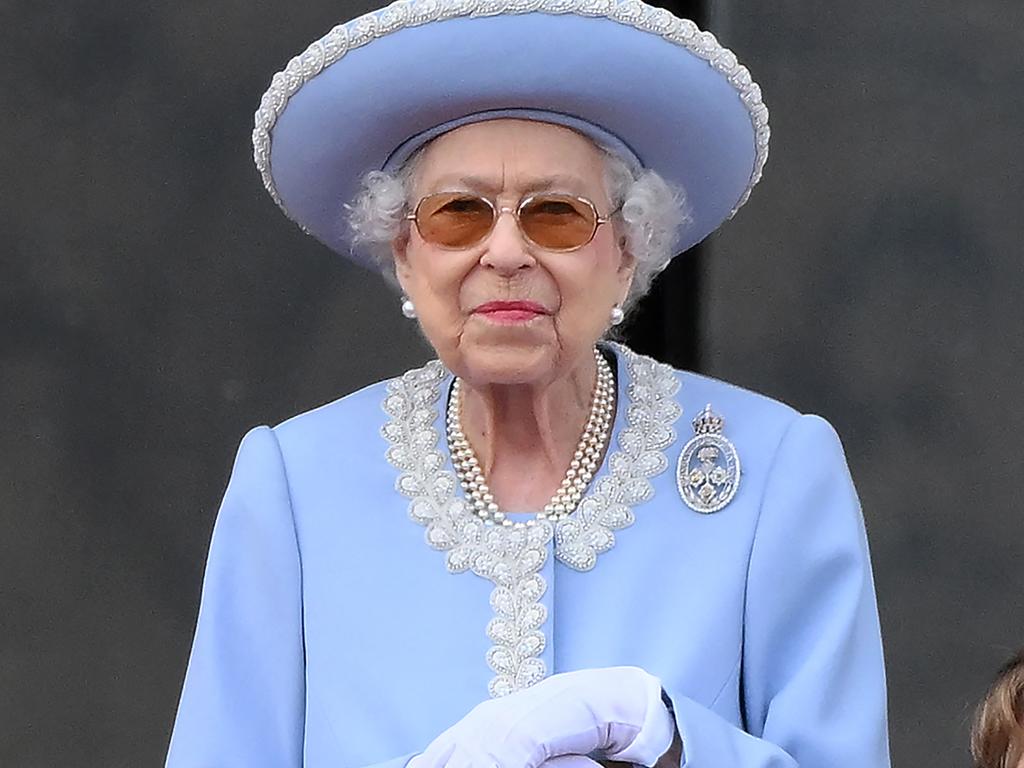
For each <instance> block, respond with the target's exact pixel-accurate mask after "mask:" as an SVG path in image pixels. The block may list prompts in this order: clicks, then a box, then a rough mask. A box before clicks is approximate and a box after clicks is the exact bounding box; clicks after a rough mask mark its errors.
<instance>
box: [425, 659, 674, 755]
mask: <svg viewBox="0 0 1024 768" xmlns="http://www.w3.org/2000/svg"><path fill="white" fill-rule="evenodd" d="M674 735H675V722H674V721H673V720H672V716H671V715H670V714H669V713H668V710H667V709H666V708H665V705H664V704H663V703H662V700H661V682H660V681H659V680H658V678H656V677H654V676H653V675H651V674H648V673H647V672H645V671H644V670H642V669H640V668H639V667H608V668H604V669H583V670H579V671H577V672H565V673H562V674H558V675H552V676H551V677H549V678H547V679H546V680H542V681H541V682H539V683H537V684H536V685H534V686H533V687H532V688H527V689H526V690H523V691H518V692H516V693H513V694H511V695H509V696H505V697H504V698H501V699H491V700H489V701H485V702H483V703H482V704H478V705H477V706H476V707H474V708H473V709H472V710H471V711H470V712H469V714H467V715H466V716H465V717H464V718H462V719H461V720H460V721H459V722H457V723H456V724H455V725H453V726H452V727H451V728H449V729H448V730H447V731H445V732H444V733H442V734H441V735H440V736H438V737H437V738H436V739H434V741H433V742H431V743H430V745H429V746H428V747H427V748H426V750H425V751H424V752H423V753H422V754H420V755H417V756H416V757H414V758H412V759H411V760H410V761H409V763H408V768H540V766H541V764H542V763H544V762H545V761H547V760H550V759H552V758H557V757H560V756H562V755H584V756H585V755H591V754H600V755H601V756H602V757H606V758H608V759H610V760H621V761H624V762H631V763H638V764H640V765H647V766H653V765H654V763H655V762H657V760H658V758H659V757H661V756H662V755H663V754H664V753H665V752H666V751H667V750H668V748H669V746H671V743H672V738H673V736H674ZM576 768H579V766H577V767H576Z"/></svg>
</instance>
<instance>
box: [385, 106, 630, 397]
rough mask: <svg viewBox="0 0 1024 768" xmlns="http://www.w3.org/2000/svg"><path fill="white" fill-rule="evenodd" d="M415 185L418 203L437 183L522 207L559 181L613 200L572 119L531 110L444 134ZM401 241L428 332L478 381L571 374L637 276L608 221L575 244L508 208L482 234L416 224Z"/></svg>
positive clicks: (400, 258) (594, 153) (596, 156)
mask: <svg viewBox="0 0 1024 768" xmlns="http://www.w3.org/2000/svg"><path fill="white" fill-rule="evenodd" d="M413 190H414V195H413V200H412V205H413V206H415V204H416V203H417V202H418V201H419V200H420V199H421V198H422V197H424V196H425V195H429V194H434V193H438V192H471V193H475V194H478V195H481V196H483V197H487V198H489V199H490V200H491V201H493V202H495V203H496V205H497V207H499V208H502V207H505V208H511V209H515V208H516V207H517V206H518V204H519V202H520V200H521V199H522V198H523V197H525V196H527V195H532V194H536V193H538V192H554V193H562V194H570V195H574V196H579V197H584V198H587V199H588V200H590V201H591V202H593V203H594V205H595V207H596V208H597V211H598V214H599V215H600V216H602V217H608V216H609V215H610V208H611V204H610V201H609V200H608V193H607V190H606V189H605V184H604V159H603V154H602V153H601V151H600V150H598V149H597V147H596V146H595V145H594V144H593V143H592V142H591V141H590V140H589V139H587V138H585V137H583V136H582V135H580V134H578V133H576V132H575V131H572V130H569V129H568V128H562V127H560V126H556V125H552V124H549V123H540V122H532V121H525V120H493V121H488V122H482V123H476V124H473V125H467V126H463V127H461V128H457V129H456V130H453V131H451V132H450V133H447V134H444V135H443V136H440V137H439V138H437V139H435V140H434V141H433V142H432V143H431V144H430V145H429V146H428V147H427V148H426V149H425V150H424V152H423V154H422V155H421V157H420V162H419V164H418V167H417V168H416V172H415V176H414V179H413ZM394 251H395V266H396V273H397V275H398V279H399V281H400V283H401V285H402V288H403V290H404V291H405V293H406V294H407V295H408V296H409V298H410V299H412V301H413V303H414V304H415V306H416V313H417V316H418V317H419V321H420V324H421V326H422V328H423V332H424V334H425V335H426V337H427V339H428V341H429V342H430V343H431V344H432V345H433V347H434V349H435V350H437V353H438V355H439V356H440V358H441V360H442V361H443V362H444V363H445V365H447V366H448V367H449V368H450V369H451V370H452V371H454V372H455V373H456V374H458V375H459V376H462V377H463V378H465V379H467V380H468V381H469V382H470V383H472V384H475V385H487V384H523V383H539V384H543V383H547V382H550V381H552V380H554V379H556V378H558V377H559V376H561V375H565V374H567V373H568V372H569V371H571V370H572V369H573V368H574V367H575V366H576V365H579V364H580V363H581V362H583V361H585V360H586V359H587V356H588V355H590V350H591V349H592V348H593V346H594V344H595V342H596V341H597V340H598V339H599V338H600V337H601V336H602V334H603V333H604V332H605V330H606V329H607V327H608V325H609V316H610V312H611V309H612V307H613V306H614V305H615V304H617V303H621V302H622V301H623V300H624V299H625V296H626V293H627V292H628V289H629V283H630V281H631V279H632V275H633V260H632V258H631V257H630V256H629V255H628V254H627V253H625V252H624V251H623V249H622V245H621V238H620V237H619V236H618V235H617V234H616V229H615V227H614V226H613V224H611V223H607V224H602V225H600V226H599V227H598V228H597V233H596V234H595V235H594V238H593V240H591V242H589V243H588V244H587V245H585V246H583V247H582V248H580V249H578V250H575V251H570V252H556V251H546V250H544V249H543V248H540V247H538V246H536V245H533V244H532V243H530V242H529V241H527V240H526V239H525V238H524V237H523V235H522V233H521V232H520V230H519V227H518V226H517V224H516V220H515V217H514V216H513V215H511V214H507V213H506V214H502V215H500V216H499V217H498V220H497V222H496V223H495V225H494V228H493V229H492V230H491V232H490V234H489V235H488V236H487V237H486V238H485V239H484V240H483V241H481V242H480V243H478V244H476V245H472V246H470V247H467V248H464V249H460V250H450V249H446V248H441V247H439V246H436V245H433V244H431V243H428V242H426V241H424V240H423V238H422V237H421V235H420V233H419V232H418V230H417V229H416V227H415V226H411V227H409V229H408V232H407V233H406V234H404V235H403V236H402V238H400V239H399V240H396V242H395V243H394ZM509 302H516V304H509Z"/></svg>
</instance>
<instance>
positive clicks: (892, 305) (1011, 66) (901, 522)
mask: <svg viewBox="0 0 1024 768" xmlns="http://www.w3.org/2000/svg"><path fill="white" fill-rule="evenodd" d="M872 3H877V7H873V6H872ZM895 5H896V6H898V7H889V6H888V5H885V4H883V3H881V2H878V0H869V2H868V3H867V4H863V3H862V4H859V5H856V6H851V7H850V8H849V9H846V8H843V7H835V8H828V9H826V10H823V11H820V12H811V11H809V10H808V8H807V7H806V4H796V3H792V2H781V3H774V4H772V5H771V6H770V11H769V6H767V5H763V6H759V5H752V4H749V3H747V4H744V5H742V6H741V5H740V4H739V3H738V2H734V3H728V4H717V5H714V6H713V7H712V9H711V10H712V11H713V13H712V15H711V17H710V24H711V28H712V29H714V30H715V31H717V32H719V33H721V36H722V38H723V40H725V41H727V42H728V44H730V45H731V46H732V47H734V48H735V49H736V50H737V52H738V53H739V54H740V55H741V58H742V59H743V60H744V61H747V62H749V63H750V64H751V67H752V68H753V69H754V71H755V72H756V73H757V76H758V79H759V80H760V81H761V82H762V83H763V85H764V87H765V92H766V94H767V96H768V99H769V104H770V106H772V107H773V108H774V118H773V124H774V129H775V140H774V149H773V155H772V159H771V160H770V162H769V167H768V173H767V176H766V178H765V181H764V183H763V187H762V188H760V189H759V190H758V193H757V194H756V195H755V196H754V199H753V201H752V202H751V204H750V206H749V207H748V208H747V209H745V210H744V211H743V213H742V214H741V215H740V216H739V217H738V218H737V219H736V220H735V221H734V222H733V223H732V224H730V225H729V226H728V227H727V229H726V230H725V231H724V233H723V234H722V236H720V237H719V238H718V239H716V240H714V241H713V242H712V243H711V244H710V246H709V248H708V249H707V250H708V251H709V252H707V253H705V254H704V256H703V257H702V258H701V259H699V260H695V259H690V260H689V261H687V262H683V261H679V262H677V263H676V264H674V265H673V266H672V268H671V270H672V271H671V272H670V273H669V274H668V275H666V276H665V278H664V279H663V280H662V287H661V288H660V289H659V293H658V295H656V296H655V297H653V300H652V301H651V302H649V306H648V307H647V308H646V311H645V314H644V315H643V316H642V317H641V319H640V322H639V323H638V324H637V325H636V326H634V329H633V334H634V341H635V342H636V343H637V345H638V346H640V347H643V348H645V349H648V350H657V351H660V353H661V354H662V356H663V357H665V358H666V359H670V360H672V361H674V362H680V361H683V362H686V361H691V362H692V361H703V367H705V368H707V369H708V370H710V372H712V373H714V374H717V375H721V376H723V377H726V378H731V379H733V380H735V381H737V382H739V383H742V384H745V385H748V386H751V387H754V388H757V389H762V390H765V391H768V392H769V393H771V394H774V395H776V396H778V397H781V398H783V399H786V400H788V401H790V402H792V403H793V404H795V405H797V406H798V407H800V408H802V409H804V410H813V411H818V412H821V413H823V414H824V415H826V416H828V417H829V418H831V419H832V420H833V421H834V422H835V423H836V424H837V426H838V427H839V428H840V431H841V433H842V434H843V435H844V437H845V438H846V442H847V446H848V449H849V452H850V456H851V460H852V463H853V466H854V471H855V474H856V476H857V478H858V480H859V484H860V487H861V490H862V494H863V496H864V500H865V506H866V509H867V514H868V519H869V525H870V533H871V537H872V543H873V546H874V551H875V560H876V570H877V574H878V587H879V593H880V597H881V603H882V611H883V620H884V623H885V629H886V633H887V644H888V652H889V665H890V675H891V678H892V703H893V709H892V723H893V742H894V748H895V753H896V756H897V758H898V759H899V764H903V763H905V762H909V761H914V762H916V763H918V764H927V765H930V766H956V765H962V764H964V762H965V760H964V753H963V743H964V733H963V731H964V728H963V723H964V721H965V717H966V713H967V707H968V703H969V702H971V701H973V699H974V698H975V697H976V696H977V695H978V694H979V693H980V690H981V688H982V687H983V686H984V684H985V683H986V682H987V678H988V676H989V674H990V672H991V671H992V669H993V668H994V667H995V665H996V664H997V662H998V661H1000V660H1001V659H1002V657H1003V656H1004V655H1006V654H1007V653H1008V651H1009V649H1010V647H1011V646H1013V645H1015V644H1017V643H1020V642H1024V640H1022V638H1024V632H1022V631H1021V629H1022V627H1021V624H1022V616H1021V602H1022V601H1021V600H1020V595H1021V594H1022V589H1021V587H1022V586H1024V585H1022V576H1021V569H1020V568H1019V567H1018V566H1017V562H1018V561H1019V559H1020V545H1019V540H1020V529H1021V526H1020V523H1019V520H1020V517H1019V515H1020V505H1019V504H1017V503H1016V502H1017V499H1016V495H1019V493H1020V490H1021V487H1022V485H1021V481H1020V480H1019V479H1018V477H1017V476H1016V472H1015V471H1016V467H1017V464H1018V461H1019V460H1018V458H1017V457H1018V456H1019V455H1020V454H1021V450H1020V449H1021V447H1022V446H1021V438H1020V437H1019V435H1020V428H1021V426H1022V424H1021V422H1022V417H1021V415H1020V408H1019V407H1018V404H1017V399H1018V397H1017V395H1018V393H1019V392H1020V386H1019V384H1018V380H1019V378H1020V375H1021V373H1022V372H1024V359H1022V349H1021V335H1020V334H1019V332H1018V330H1017V327H1016V325H1017V324H1016V322H1015V320H1016V317H1017V316H1016V315H1015V314H1014V310H1015V306H1014V305H1015V301H1016V297H1017V296H1019V295H1020V288H1021V276H1020V271H1019V270H1018V269H1017V267H1016V259H1017V258H1018V254H1019V242H1020V240H1021V234H1022V232H1021V224H1020V204H1019V202H1018V201H1019V200H1020V199H1021V191H1022V190H1021V181H1020V178H1019V175H1018V174H1017V170H1018V169H1019V168H1020V167H1021V163H1020V160H1021V157H1020V151H1019V149H1018V148H1017V146H1016V145H1015V144H1014V143H1013V142H1014V140H1015V139H1016V138H1017V133H1019V127H1020V112H1021V110H1020V106H1021V104H1020V92H1019V89H1017V88H1011V85H1016V83H1017V82H1018V81H1019V74H1020V69H1021V67H1020V65H1021V62H1020V55H1021V54H1020V53H1019V45H1016V47H1015V44H1014V43H1015V37H1014V32H1013V29H1014V23H1013V22H1015V21H1017V18H1016V17H1017V16H1019V10H1018V9H1017V8H1016V7H1013V6H1011V4H1010V3H1002V4H1000V3H995V2H991V0H976V2H974V3H972V4H971V6H970V8H959V7H956V6H953V5H952V4H950V5H949V7H948V9H946V10H945V12H944V13H939V14H936V13H935V10H934V9H931V10H930V12H929V13H925V9H924V7H923V3H920V2H919V0H900V2H898V3H896V4H895ZM4 7H5V10H7V11H8V12H9V13H8V14H6V18H8V19H10V20H11V21H9V22H8V23H6V24H4V25H3V28H2V31H0V35H2V38H0V56H3V62H4V65H5V66H4V67H3V68H2V70H0V71H2V72H3V75H2V77H4V79H5V82H4V83H3V93H4V95H5V103H6V105H7V109H6V110H5V118H6V119H5V120H4V121H3V122H2V123H0V137H2V139H3V147H4V149H5V151H3V152H0V173H2V177H3V179H4V192H3V196H2V199H0V242H2V244H3V248H4V255H3V257H2V258H0V323H2V324H0V329H2V330H0V361H2V365H0V403H2V408H3V414H4V416H5V419H4V428H3V430H0V477H2V480H3V482H2V483H0V526H2V530H3V531H4V535H3V536H0V691H2V692H3V693H2V695H0V765H3V766H5V767H6V766H15V767H17V768H22V767H23V766H53V765H75V766H97V767H98V766H104V767H105V768H109V767H110V766H149V765H158V764H159V763H160V761H161V759H162V755H163V752H164V749H165V745H166V739H167V737H168V733H169V729H170V725H171V721H172V718H173V713H174V708H175V705H176V699H177V693H178V689H179V687H180V682H181V677H182V674H183V672H184V665H185V661H186V657H187V652H188V645H189V642H190V638H191V633H192V628H193V622H194V618H195V610H196V606H197V600H198V590H199V584H200V579H201V573H202V567H203V558H204V555H205V551H206V547H207V543H208V537H209V532H210V527H211V525H212V521H213V515H214V512H215V509H216V505H217V502H218V500H219V496H220V493H221V491H222V489H223V485H224V482H225V480H226V477H227V472H228V470H229V468H230V463H231V459H232V455H233V451H234V447H235V444H236V443H237V441H238V439H239V438H240V436H241V435H242V434H243V433H244V432H245V430H246V429H248V428H249V427H250V426H252V425H253V424H256V423H275V422H277V421H280V420H282V419H283V418H286V417H287V416H289V415H291V414H293V413H295V412H298V411H300V410H305V409H308V408H310V407H313V406H315V405H318V404H320V403H323V402H326V401H328V400H331V399H333V398H335V397H337V396H338V395H339V394H341V393H344V392H348V391H351V390H353V389H355V388H357V387H360V386H362V385H364V384H366V383H369V382H371V381H374V380H377V379H380V378H382V377H385V376H388V375H391V374H393V373H395V372H397V371H400V370H403V369H404V368H406V367H407V366H408V365H409V364H410V363H413V362H416V361H419V360H423V359H425V358H426V357H427V356H428V354H429V353H428V351H427V350H426V348H425V347H424V345H423V344H422V342H421V341H420V340H419V338H418V337H417V334H416V333H415V331H414V330H413V328H412V327H411V326H410V324H409V323H407V322H406V321H405V320H404V319H403V318H402V317H401V315H400V314H399V312H398V311H397V301H396V299H395V297H394V295H393V294H391V293H390V292H389V291H388V290H387V289H386V288H385V287H384V286H383V285H382V284H381V283H380V281H379V280H378V279H377V278H375V277H373V276H371V275H368V274H364V273H362V272H360V271H358V270H355V269H353V268H350V267H348V266H346V265H345V264H344V263H342V261H341V260H339V259H338V258H336V257H333V256H332V255H331V254H330V253H328V252H327V251H326V250H325V249H323V248H322V247H320V246H318V245H317V244H316V243H314V242H312V241H310V240H309V239H307V238H305V237H304V236H302V235H301V233H299V231H298V230H297V229H296V228H295V227H294V226H292V225H291V224H289V223H288V222H287V221H286V220H285V219H284V217H283V216H281V215H279V214H278V213H277V212H276V210H275V209H274V207H273V205H272V203H271V202H270V201H269V199H267V197H266V195H265V194H264V193H263V192H262V189H261V187H260V185H259V183H258V180H257V177H256V174H255V172H254V170H253V169H252V163H251V157H250V149H249V132H250V129H251V128H250V127H251V113H252V111H253V110H254V108H255V106H256V105H257V103H258V100H259V96H260V94H261V93H262V91H263V89H264V87H265V86H266V84H267V81H268V79H269V75H270V74H271V73H272V72H274V71H276V70H277V69H278V68H280V67H281V66H282V65H283V64H284V63H285V62H286V61H287V60H288V58H290V57H291V55H293V53H294V52H295V51H296V50H298V49H299V47H300V46H301V45H304V44H305V43H306V42H308V41H309V40H312V39H314V38H315V37H317V36H319V35H320V34H322V33H323V32H324V31H325V30H327V29H328V28H330V27H331V26H332V25H333V24H334V23H336V22H337V21H338V20H340V19H343V18H348V17H350V16H352V15H355V14H356V13H358V12H360V11H361V10H364V9H366V8H368V7H369V5H368V4H360V3H355V2H345V3H344V4H341V5H339V4H337V3H328V2H308V3H299V4H287V3H255V4H254V3H251V2H250V3H242V2H231V1H230V0H221V1H220V2H213V3H210V2H198V1H197V0H186V1H185V2H180V3H175V4H166V3H165V4H158V3H155V2H152V1H151V0H141V1H140V2H136V3H131V4H128V3H118V2H113V1H112V0H92V1H91V2H89V3H79V4H62V5H60V6H55V5H54V6H50V5H46V4H42V3H29V2H27V1H26V0H9V2H8V3H6V4H5V6H4ZM871 19H873V21H872V20H871ZM1016 29H1018V30H1019V29H1020V26H1019V25H1018V26H1017V27H1016ZM1016 39H1017V40H1018V41H1019V33H1018V34H1017V38H1016ZM1015 129H1017V130H1016V131H1015ZM693 285H699V286H700V287H701V291H700V295H699V296H698V297H695V296H694V295H693V289H692V286H693ZM666 286H675V288H674V289H673V290H666ZM698 310H700V312H698ZM659 319H660V321H659ZM666 328H670V330H671V331H672V332H671V333H667V332H666V330H665V329H666ZM695 334H696V335H695ZM694 339H696V342H697V343H696V344H694V343H693V341H694Z"/></svg>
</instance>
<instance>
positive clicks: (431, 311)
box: [405, 245, 475, 345]
mask: <svg viewBox="0 0 1024 768" xmlns="http://www.w3.org/2000/svg"><path fill="white" fill-rule="evenodd" d="M474 263H475V262H474V261H473V260H471V259H467V258H466V257H465V256H464V255H463V254H459V253H451V252H448V251H442V252H436V251H435V249H429V248H426V247H423V246H422V245H421V246H419V247H416V246H413V245H411V246H410V248H409V250H408V251H407V271H406V277H407V279H406V281H405V282H406V293H407V294H408V295H409V298H410V299H412V301H413V304H415V305H416V314H417V316H418V317H419V321H420V325H421V326H422V327H423V330H424V332H425V333H426V334H427V337H428V338H429V339H430V340H431V342H432V343H434V344H435V345H437V344H443V343H444V342H443V339H444V338H445V337H448V336H452V335H456V334H458V333H459V331H460V328H461V324H462V321H463V318H462V311H461V302H460V295H461V291H462V287H463V285H464V284H465V282H466V279H467V277H468V275H469V274H470V272H471V271H472V268H473V264H474Z"/></svg>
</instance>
